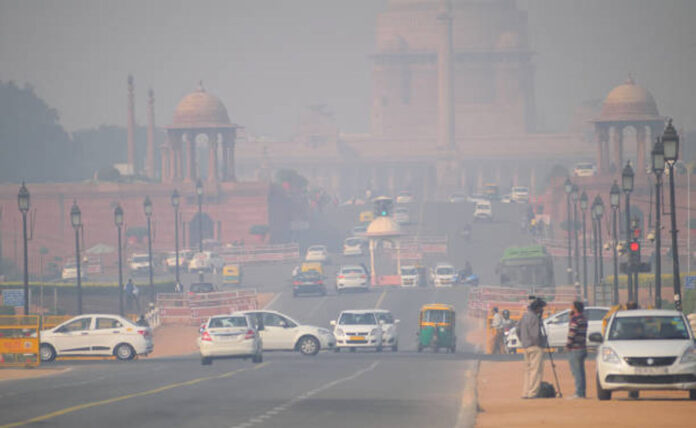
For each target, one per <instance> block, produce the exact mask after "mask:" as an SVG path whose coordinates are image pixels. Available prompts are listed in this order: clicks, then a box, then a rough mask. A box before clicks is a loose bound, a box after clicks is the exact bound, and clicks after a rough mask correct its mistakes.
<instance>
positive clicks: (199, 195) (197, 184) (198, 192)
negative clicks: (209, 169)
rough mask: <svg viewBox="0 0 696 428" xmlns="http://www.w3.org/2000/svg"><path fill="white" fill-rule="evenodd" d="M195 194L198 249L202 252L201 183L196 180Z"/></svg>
mask: <svg viewBox="0 0 696 428" xmlns="http://www.w3.org/2000/svg"><path fill="white" fill-rule="evenodd" d="M196 196H197V198H198V251H199V252H201V253H202V252H203V183H202V182H201V180H200V179H198V181H196Z"/></svg>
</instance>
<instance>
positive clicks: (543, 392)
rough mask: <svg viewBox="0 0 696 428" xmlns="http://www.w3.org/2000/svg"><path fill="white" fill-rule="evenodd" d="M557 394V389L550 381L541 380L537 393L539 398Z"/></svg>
mask: <svg viewBox="0 0 696 428" xmlns="http://www.w3.org/2000/svg"><path fill="white" fill-rule="evenodd" d="M555 396H556V389H555V388H554V387H553V385H551V384H550V383H548V382H541V385H539V393H537V397H538V398H554V397H555Z"/></svg>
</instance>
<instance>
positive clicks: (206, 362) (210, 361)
mask: <svg viewBox="0 0 696 428" xmlns="http://www.w3.org/2000/svg"><path fill="white" fill-rule="evenodd" d="M212 364H213V359H212V358H210V357H201V365H202V366H210V365H212Z"/></svg>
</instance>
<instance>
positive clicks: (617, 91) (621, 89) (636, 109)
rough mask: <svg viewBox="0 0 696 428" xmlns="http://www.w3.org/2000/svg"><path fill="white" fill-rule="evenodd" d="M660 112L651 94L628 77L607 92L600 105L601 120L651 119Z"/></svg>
mask: <svg viewBox="0 0 696 428" xmlns="http://www.w3.org/2000/svg"><path fill="white" fill-rule="evenodd" d="M659 116H660V113H659V112H658V110H657V103H655V99H654V98H653V96H652V94H650V92H648V91H647V90H646V89H644V88H642V87H640V86H638V85H636V83H635V81H634V80H633V79H632V78H630V77H629V78H628V80H626V82H624V83H623V84H622V85H619V86H617V87H615V88H614V89H612V90H611V92H609V95H607V98H606V99H605V100H604V104H603V105H602V114H601V115H600V120H602V121H622V120H629V121H630V120H652V119H658V118H659Z"/></svg>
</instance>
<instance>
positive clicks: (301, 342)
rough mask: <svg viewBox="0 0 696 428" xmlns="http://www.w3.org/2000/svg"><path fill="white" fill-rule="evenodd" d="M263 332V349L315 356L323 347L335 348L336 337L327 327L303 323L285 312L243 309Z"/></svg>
mask: <svg viewBox="0 0 696 428" xmlns="http://www.w3.org/2000/svg"><path fill="white" fill-rule="evenodd" d="M240 313H242V314H245V315H248V316H249V317H250V318H251V319H252V321H253V322H254V324H255V325H256V326H257V328H258V329H259V331H260V332H261V339H262V340H263V351H264V352H266V351H299V352H300V354H302V355H305V356H313V355H316V354H317V353H319V351H320V350H322V349H333V347H334V346H335V345H336V339H335V338H334V336H333V334H331V332H330V331H329V330H327V329H325V328H321V327H315V326H313V325H303V324H300V323H299V322H297V321H295V320H293V319H292V318H290V317H289V316H287V315H285V314H281V313H280V312H276V311H268V310H253V311H243V312H240Z"/></svg>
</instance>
